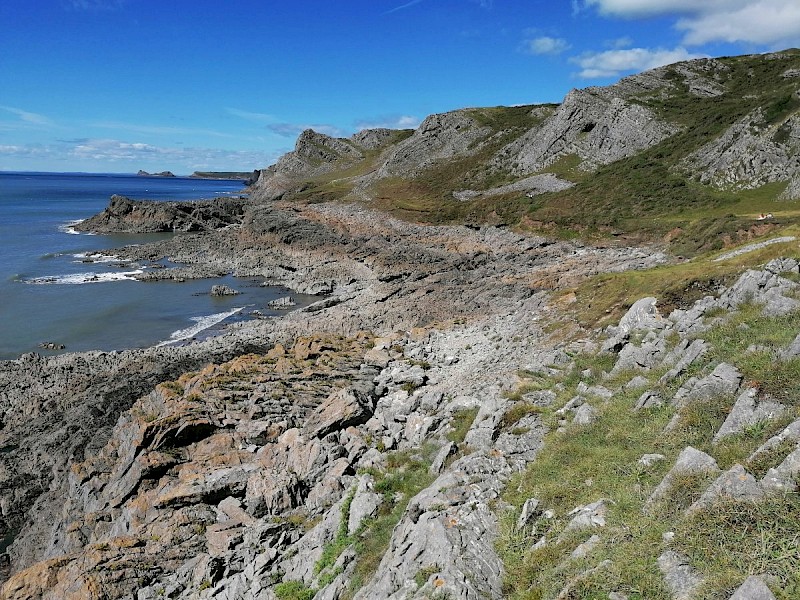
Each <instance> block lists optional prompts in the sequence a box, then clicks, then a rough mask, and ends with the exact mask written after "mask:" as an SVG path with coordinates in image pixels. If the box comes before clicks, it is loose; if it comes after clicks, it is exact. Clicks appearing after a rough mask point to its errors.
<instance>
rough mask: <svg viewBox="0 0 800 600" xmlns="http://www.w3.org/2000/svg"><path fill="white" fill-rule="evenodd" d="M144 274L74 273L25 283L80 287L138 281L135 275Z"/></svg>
mask: <svg viewBox="0 0 800 600" xmlns="http://www.w3.org/2000/svg"><path fill="white" fill-rule="evenodd" d="M141 273H144V271H142V270H141V269H137V270H136V271H123V272H118V273H113V272H112V273H73V274H71V275H45V276H44V277H33V278H32V279H26V280H25V283H33V284H37V285H45V284H53V285H79V284H82V283H105V282H108V281H136V277H134V275H139V274H141Z"/></svg>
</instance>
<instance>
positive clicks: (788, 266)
mask: <svg viewBox="0 0 800 600" xmlns="http://www.w3.org/2000/svg"><path fill="white" fill-rule="evenodd" d="M769 241H771V240H769ZM787 241H794V239H792V240H787ZM764 270H765V271H769V272H770V273H775V274H776V275H781V274H783V273H792V274H795V275H797V274H798V273H800V262H798V261H797V260H796V259H794V258H786V257H783V258H773V259H772V260H771V261H769V262H768V263H767V264H765V265H764Z"/></svg>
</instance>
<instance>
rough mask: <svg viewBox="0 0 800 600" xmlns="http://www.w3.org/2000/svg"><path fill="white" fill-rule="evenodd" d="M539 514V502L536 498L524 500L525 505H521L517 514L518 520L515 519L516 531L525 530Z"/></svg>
mask: <svg viewBox="0 0 800 600" xmlns="http://www.w3.org/2000/svg"><path fill="white" fill-rule="evenodd" d="M541 512H542V511H541V510H540V509H539V500H538V499H537V498H528V499H527V500H525V504H523V505H522V510H521V511H520V513H519V518H517V525H516V529H517V531H521V530H522V529H525V528H526V527H527V526H528V525H530V524H531V522H532V521H534V520H535V519H536V517H538V516H539V515H540V514H541Z"/></svg>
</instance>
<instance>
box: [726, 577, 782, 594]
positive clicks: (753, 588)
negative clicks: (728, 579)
mask: <svg viewBox="0 0 800 600" xmlns="http://www.w3.org/2000/svg"><path fill="white" fill-rule="evenodd" d="M730 600H775V595H774V594H773V593H772V592H771V591H770V589H769V588H768V587H767V584H766V583H764V580H763V579H761V577H758V576H757V575H750V577H748V578H747V579H745V580H744V583H743V584H742V585H740V586H739V587H738V588H737V589H736V591H735V592H734V593H733V596H731V597H730Z"/></svg>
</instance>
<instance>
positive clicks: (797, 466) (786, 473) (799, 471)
mask: <svg viewBox="0 0 800 600" xmlns="http://www.w3.org/2000/svg"><path fill="white" fill-rule="evenodd" d="M798 477H800V448H797V449H795V450H794V451H792V452H790V453H789V454H788V455H787V456H786V458H784V459H783V462H781V464H779V465H778V466H777V467H774V468H772V469H769V470H768V471H767V473H766V475H764V479H762V480H761V487H762V489H764V490H765V492H768V493H775V492H778V493H785V492H793V491H795V490H796V489H797V483H798Z"/></svg>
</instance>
